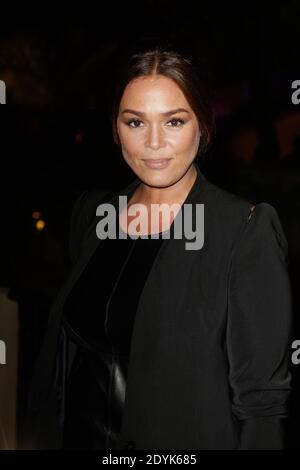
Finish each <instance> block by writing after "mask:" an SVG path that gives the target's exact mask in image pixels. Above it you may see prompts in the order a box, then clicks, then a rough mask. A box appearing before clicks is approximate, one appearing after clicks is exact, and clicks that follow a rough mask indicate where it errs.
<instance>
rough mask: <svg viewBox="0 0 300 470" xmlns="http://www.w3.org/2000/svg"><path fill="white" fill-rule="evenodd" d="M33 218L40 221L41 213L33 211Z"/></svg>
mask: <svg viewBox="0 0 300 470" xmlns="http://www.w3.org/2000/svg"><path fill="white" fill-rule="evenodd" d="M31 216H32V218H33V219H39V218H40V217H41V213H40V212H39V211H33V212H32V214H31Z"/></svg>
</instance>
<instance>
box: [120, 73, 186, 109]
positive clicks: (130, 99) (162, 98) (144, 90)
mask: <svg viewBox="0 0 300 470" xmlns="http://www.w3.org/2000/svg"><path fill="white" fill-rule="evenodd" d="M129 104H130V106H131V107H133V106H144V107H147V106H148V107H150V106H151V108H153V107H154V106H155V107H160V108H163V109H162V110H165V108H169V107H171V106H174V107H179V106H185V107H187V108H190V106H189V104H188V102H187V100H186V98H185V96H184V94H183V92H182V90H181V89H180V87H179V86H178V85H177V83H176V82H175V81H174V80H172V79H171V78H168V77H165V76H163V75H150V76H146V77H138V78H135V79H134V80H132V81H131V82H130V83H129V84H128V85H127V86H126V88H125V90H124V93H123V96H122V99H121V102H120V106H121V107H125V106H129Z"/></svg>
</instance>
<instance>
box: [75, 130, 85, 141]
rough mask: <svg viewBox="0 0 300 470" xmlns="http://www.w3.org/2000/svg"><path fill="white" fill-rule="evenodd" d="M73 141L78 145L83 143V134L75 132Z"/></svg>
mask: <svg viewBox="0 0 300 470" xmlns="http://www.w3.org/2000/svg"><path fill="white" fill-rule="evenodd" d="M75 141H76V142H77V143H80V142H82V141H83V134H82V132H77V134H75Z"/></svg>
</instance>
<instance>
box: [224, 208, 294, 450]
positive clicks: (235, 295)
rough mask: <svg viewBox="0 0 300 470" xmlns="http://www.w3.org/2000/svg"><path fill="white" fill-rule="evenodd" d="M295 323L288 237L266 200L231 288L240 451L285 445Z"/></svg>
mask: <svg viewBox="0 0 300 470" xmlns="http://www.w3.org/2000/svg"><path fill="white" fill-rule="evenodd" d="M291 326H292V297H291V288H290V279H289V272H288V246H287V241H286V238H285V235H284V232H283V229H282V227H281V223H280V220H279V217H278V214H277V212H276V210H275V209H274V208H273V206H271V205H270V204H267V203H260V204H258V205H257V206H256V209H255V210H254V212H253V214H252V217H250V218H249V220H247V221H246V222H245V227H244V230H243V233H242V235H241V237H240V239H239V241H238V243H237V246H236V247H235V250H234V253H233V256H232V263H231V270H230V276H229V286H228V323H227V335H226V341H227V352H228V360H229V382H230V385H231V389H232V412H233V413H234V415H235V416H236V418H237V419H238V422H239V424H240V442H239V449H282V448H284V425H285V419H286V418H287V416H288V406H289V403H288V401H289V395H290V391H291V373H290V370H289V354H290V352H289V349H290V342H291Z"/></svg>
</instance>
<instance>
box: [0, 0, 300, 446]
mask: <svg viewBox="0 0 300 470" xmlns="http://www.w3.org/2000/svg"><path fill="white" fill-rule="evenodd" d="M15 8H16V12H14V13H9V14H7V15H6V14H4V12H3V11H2V14H3V16H2V18H1V29H0V79H2V80H4V81H5V83H6V86H7V104H6V105H5V106H1V107H0V136H1V147H0V152H1V160H0V162H1V167H0V175H1V185H0V193H1V194H0V195H1V206H0V209H1V218H0V260H1V262H0V286H6V287H8V288H9V296H10V298H11V299H15V300H16V301H17V302H18V303H19V319H20V337H19V380H18V383H19V385H18V433H20V434H21V431H22V417H23V410H24V403H25V400H26V393H27V387H28V381H29V379H30V377H31V373H32V367H33V364H34V360H35V358H36V356H37V353H38V351H39V348H40V346H41V342H42V339H43V335H44V332H45V326H46V322H47V317H48V313H49V307H50V305H51V302H52V300H53V298H54V296H55V294H56V293H57V291H58V289H59V287H60V285H61V283H62V281H63V279H64V278H65V276H66V275H67V272H68V269H69V267H70V259H69V254H68V230H69V221H70V212H71V208H72V205H73V203H74V201H75V198H76V197H77V195H78V194H79V193H80V192H81V191H82V190H84V189H93V188H105V189H106V188H107V189H118V188H120V187H124V186H125V185H127V184H128V183H129V182H130V181H131V180H132V178H133V177H134V176H135V175H133V174H132V173H131V170H130V169H129V168H128V167H127V165H126V164H125V162H124V161H123V157H122V155H121V154H120V151H119V150H118V149H117V148H116V146H115V145H114V144H113V140H112V135H111V129H110V125H109V121H108V100H107V93H108V89H109V85H110V80H111V73H112V70H113V67H114V64H115V62H116V60H117V59H118V58H119V57H120V55H121V54H122V53H123V51H124V49H126V47H128V45H132V44H135V43H137V44H138V41H139V40H140V39H141V38H143V37H149V36H156V37H161V38H162V39H163V38H166V37H167V38H170V39H171V40H172V41H173V43H174V45H178V47H183V48H186V49H187V50H189V51H191V53H192V54H195V55H196V56H197V58H199V59H200V60H201V62H202V64H203V73H204V75H205V76H206V78H207V81H208V83H209V85H210V87H211V90H212V93H213V98H214V109H215V114H216V123H217V134H216V137H215V140H214V142H213V144H212V145H211V147H210V148H209V150H208V152H207V154H206V158H205V160H203V161H202V163H201V168H202V171H203V173H204V174H205V175H206V177H207V178H208V179H209V180H210V181H212V182H214V183H216V184H218V185H219V186H221V187H223V188H225V189H227V190H229V191H231V192H234V193H237V194H240V195H242V196H245V197H247V198H249V199H251V200H252V201H254V202H262V201H265V202H269V203H270V204H272V205H274V207H275V208H276V210H277V211H278V213H279V216H280V219H281V221H282V225H283V227H284V230H285V233H286V236H287V239H288V242H289V258H290V274H291V281H292V288H293V295H294V322H295V329H294V338H295V339H298V338H300V332H299V320H298V316H297V313H298V310H299V287H298V286H299V271H300V267H299V266H300V263H299V258H300V212H299V205H300V197H299V196H300V105H298V106H297V105H294V104H293V103H292V101H291V95H292V92H293V90H292V88H291V85H292V82H293V81H294V80H300V51H299V49H300V47H299V46H298V44H297V42H299V39H298V38H299V28H300V3H299V1H293V0H287V1H285V2H279V3H278V4H277V5H276V4H272V6H267V5H264V6H263V5H259V4H256V3H255V2H241V3H240V4H235V3H230V2H225V4H224V5H222V4H219V3H218V2H216V1H213V0H210V1H197V2H196V1H194V2H192V1H188V0H187V1H185V2H182V1H177V0H176V1H175V0H173V1H172V2H170V1H169V0H168V1H166V0H160V1H153V0H151V1H150V0H148V1H143V2H140V1H139V2H137V1H131V2H126V3H124V2H123V3H122V4H116V3H115V4H112V3H111V6H108V5H105V4H104V3H98V5H97V9H96V8H95V10H93V9H90V8H88V7H87V5H81V6H80V7H78V8H77V7H75V6H74V5H73V6H70V7H69V8H70V11H68V12H67V14H65V13H64V14H62V12H61V9H57V7H56V6H54V4H51V6H47V4H45V5H44V6H43V7H42V10H43V11H37V10H34V11H35V14H32V13H30V14H28V11H27V12H26V13H27V15H25V11H23V10H22V11H20V9H19V6H15ZM23 8H24V7H23ZM76 12H77V13H79V14H78V15H76V14H75V15H74V13H76ZM34 211H39V213H40V214H39V215H38V218H39V219H41V220H43V221H44V222H45V227H44V228H43V229H42V230H38V229H37V227H36V222H37V219H35V218H34V217H33V212H34ZM291 354H292V349H291ZM291 368H292V373H293V394H292V399H291V418H290V425H289V435H288V446H289V447H290V448H297V446H298V443H297V438H298V435H297V434H298V431H297V424H298V426H299V420H300V406H299V401H300V400H299V386H300V384H299V381H300V365H299V366H295V365H292V364H291Z"/></svg>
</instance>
